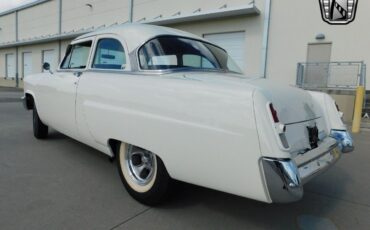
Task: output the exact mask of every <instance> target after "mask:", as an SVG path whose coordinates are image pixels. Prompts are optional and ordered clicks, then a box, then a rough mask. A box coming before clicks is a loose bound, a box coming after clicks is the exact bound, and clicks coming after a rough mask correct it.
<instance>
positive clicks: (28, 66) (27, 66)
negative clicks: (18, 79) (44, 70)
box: [23, 52, 32, 78]
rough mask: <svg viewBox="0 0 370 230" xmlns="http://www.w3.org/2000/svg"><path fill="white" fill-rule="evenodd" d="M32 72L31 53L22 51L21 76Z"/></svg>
mask: <svg viewBox="0 0 370 230" xmlns="http://www.w3.org/2000/svg"><path fill="white" fill-rule="evenodd" d="M30 74H32V53H31V52H27V53H23V78H24V77H27V76H28V75H30Z"/></svg>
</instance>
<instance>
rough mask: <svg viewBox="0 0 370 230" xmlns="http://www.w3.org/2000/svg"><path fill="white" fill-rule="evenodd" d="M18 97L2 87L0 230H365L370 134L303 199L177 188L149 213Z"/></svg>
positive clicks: (369, 225)
mask: <svg viewBox="0 0 370 230" xmlns="http://www.w3.org/2000/svg"><path fill="white" fill-rule="evenodd" d="M20 95H21V92H18V91H15V90H10V89H5V88H0V229H2V230H6V229H27V230H29V229H370V167H369V166H370V132H363V133H361V134H360V135H356V136H355V144H356V151H355V152H354V153H352V154H349V155H344V157H343V158H342V159H341V160H340V161H339V162H338V164H337V165H335V166H334V167H333V168H331V169H330V170H329V171H328V172H326V173H325V174H323V175H322V176H320V177H319V178H316V179H314V180H313V181H311V182H310V183H309V184H307V185H306V186H305V196H304V199H303V200H302V201H300V202H297V203H292V204H280V205H277V204H273V205H269V204H264V203H260V202H256V201H253V200H249V199H245V198H240V197H236V196H232V195H228V194H225V193H221V192H217V191H213V190H209V189H205V188H200V187H197V186H192V185H187V184H183V183H178V184H177V186H176V190H175V194H174V195H173V196H172V197H171V198H170V202H168V203H167V204H165V205H163V206H161V207H157V208H150V207H146V206H144V205H141V204H139V203H137V202H136V201H135V200H133V199H132V198H131V197H130V196H129V195H128V193H127V192H126V191H125V190H124V188H123V186H122V184H121V181H120V179H119V176H118V173H117V169H116V165H115V163H111V162H110V161H109V160H108V158H107V157H106V156H105V155H103V154H102V153H99V152H98V151H96V150H94V149H92V148H90V147H88V146H86V145H84V144H81V143H79V142H77V141H74V140H72V139H70V138H68V137H66V136H64V135H62V134H60V133H57V132H55V131H52V132H51V134H50V138H48V139H47V140H43V141H40V140H36V139H35V138H34V137H33V134H32V122H31V119H32V113H31V112H28V111H25V110H24V109H23V107H22V105H21V103H20V101H19V99H18V98H19V97H20Z"/></svg>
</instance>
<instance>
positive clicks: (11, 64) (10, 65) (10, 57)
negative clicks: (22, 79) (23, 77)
mask: <svg viewBox="0 0 370 230" xmlns="http://www.w3.org/2000/svg"><path fill="white" fill-rule="evenodd" d="M5 76H6V78H15V57H14V54H6V75H5Z"/></svg>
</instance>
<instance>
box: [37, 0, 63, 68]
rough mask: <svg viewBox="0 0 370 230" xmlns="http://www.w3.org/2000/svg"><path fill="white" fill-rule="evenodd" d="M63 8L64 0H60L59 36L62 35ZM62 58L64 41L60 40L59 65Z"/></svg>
mask: <svg viewBox="0 0 370 230" xmlns="http://www.w3.org/2000/svg"><path fill="white" fill-rule="evenodd" d="M62 6H63V5H62V0H59V27H58V33H59V36H60V35H61V34H62ZM61 56H62V41H61V40H60V39H59V41H58V63H60V59H61ZM42 64H44V63H42Z"/></svg>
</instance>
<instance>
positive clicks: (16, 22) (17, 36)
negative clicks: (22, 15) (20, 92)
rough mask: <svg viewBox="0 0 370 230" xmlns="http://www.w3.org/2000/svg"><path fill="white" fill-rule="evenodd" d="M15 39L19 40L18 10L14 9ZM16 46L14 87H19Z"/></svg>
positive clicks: (16, 49) (16, 48)
mask: <svg viewBox="0 0 370 230" xmlns="http://www.w3.org/2000/svg"><path fill="white" fill-rule="evenodd" d="M15 40H16V42H18V41H19V34H18V10H17V11H15ZM18 62H19V61H18V46H16V47H15V87H17V88H18V87H19V67H18Z"/></svg>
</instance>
